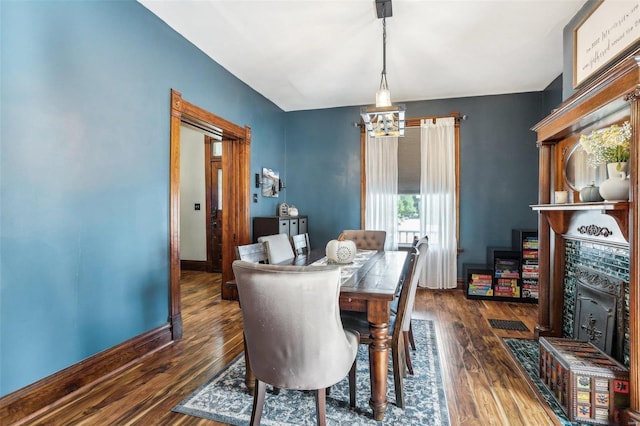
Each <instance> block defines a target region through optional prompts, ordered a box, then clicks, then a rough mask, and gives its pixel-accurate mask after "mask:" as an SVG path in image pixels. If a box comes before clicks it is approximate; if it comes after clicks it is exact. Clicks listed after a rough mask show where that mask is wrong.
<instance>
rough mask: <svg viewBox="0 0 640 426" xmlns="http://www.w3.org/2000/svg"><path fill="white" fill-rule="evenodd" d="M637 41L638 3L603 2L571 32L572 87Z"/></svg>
mask: <svg viewBox="0 0 640 426" xmlns="http://www.w3.org/2000/svg"><path fill="white" fill-rule="evenodd" d="M639 40H640V0H623V1H620V0H602V1H599V2H598V3H596V5H595V6H594V8H593V9H592V10H591V12H589V14H587V16H585V18H584V19H583V20H582V21H581V22H580V23H579V24H578V25H577V26H576V28H575V29H574V30H573V87H574V88H577V87H578V86H580V85H581V84H582V83H583V82H585V81H586V80H587V79H589V78H590V77H592V76H594V75H595V74H596V73H597V72H598V71H600V70H603V69H604V67H605V66H606V65H607V64H610V63H611V62H612V61H613V60H615V59H616V58H619V57H620V56H622V54H623V53H624V52H625V51H627V50H628V49H629V48H630V47H632V46H633V45H635V44H636V43H637V42H638V41H639Z"/></svg>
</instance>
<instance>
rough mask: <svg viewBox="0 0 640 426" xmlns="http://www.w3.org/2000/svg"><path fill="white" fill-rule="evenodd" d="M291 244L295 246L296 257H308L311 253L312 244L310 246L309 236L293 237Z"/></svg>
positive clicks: (299, 235)
mask: <svg viewBox="0 0 640 426" xmlns="http://www.w3.org/2000/svg"><path fill="white" fill-rule="evenodd" d="M291 243H292V245H293V252H294V254H295V255H296V256H306V255H308V254H309V252H310V251H311V244H309V234H307V233H305V234H298V235H294V236H293V237H291Z"/></svg>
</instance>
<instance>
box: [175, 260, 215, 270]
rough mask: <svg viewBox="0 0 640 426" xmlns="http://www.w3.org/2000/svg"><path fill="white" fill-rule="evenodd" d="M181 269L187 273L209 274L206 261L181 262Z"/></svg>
mask: <svg viewBox="0 0 640 426" xmlns="http://www.w3.org/2000/svg"><path fill="white" fill-rule="evenodd" d="M180 269H184V270H186V271H203V272H207V270H208V268H207V261H206V260H181V261H180Z"/></svg>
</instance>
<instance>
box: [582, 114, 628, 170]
mask: <svg viewBox="0 0 640 426" xmlns="http://www.w3.org/2000/svg"><path fill="white" fill-rule="evenodd" d="M580 144H581V145H582V148H583V149H584V151H585V152H586V153H587V154H588V155H589V156H588V157H587V162H588V163H589V165H590V166H591V167H598V166H600V165H601V164H608V163H620V162H625V161H628V160H629V150H630V145H631V124H630V123H629V122H628V121H625V122H624V123H623V124H622V126H618V125H616V124H614V125H613V126H611V127H607V128H605V129H599V130H594V131H593V132H591V133H590V134H588V135H582V136H580Z"/></svg>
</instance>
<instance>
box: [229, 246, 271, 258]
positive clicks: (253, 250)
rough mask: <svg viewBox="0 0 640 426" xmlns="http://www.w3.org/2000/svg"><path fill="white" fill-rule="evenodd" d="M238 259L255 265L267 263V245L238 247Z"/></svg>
mask: <svg viewBox="0 0 640 426" xmlns="http://www.w3.org/2000/svg"><path fill="white" fill-rule="evenodd" d="M236 259H239V260H246V261H247V262H253V263H267V262H268V261H269V259H268V258H267V246H266V243H255V244H246V245H242V246H236Z"/></svg>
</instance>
